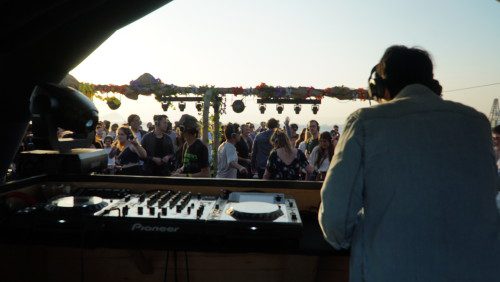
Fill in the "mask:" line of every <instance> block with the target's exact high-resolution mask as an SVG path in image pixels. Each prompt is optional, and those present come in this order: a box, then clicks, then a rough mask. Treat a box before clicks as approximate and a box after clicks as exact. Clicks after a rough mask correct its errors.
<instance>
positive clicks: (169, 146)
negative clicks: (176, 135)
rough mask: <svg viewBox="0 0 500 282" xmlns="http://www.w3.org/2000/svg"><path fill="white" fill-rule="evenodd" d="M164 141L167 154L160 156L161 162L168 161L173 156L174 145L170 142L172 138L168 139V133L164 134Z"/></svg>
mask: <svg viewBox="0 0 500 282" xmlns="http://www.w3.org/2000/svg"><path fill="white" fill-rule="evenodd" d="M164 141H165V146H166V148H167V150H166V151H167V154H166V155H165V156H163V158H161V161H162V162H163V163H168V162H169V161H170V159H172V158H173V157H174V145H173V143H172V140H170V137H168V135H165V136H164Z"/></svg>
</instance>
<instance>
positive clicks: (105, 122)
mask: <svg viewBox="0 0 500 282" xmlns="http://www.w3.org/2000/svg"><path fill="white" fill-rule="evenodd" d="M102 124H103V127H104V134H103V136H102V139H103V140H104V137H106V136H108V134H109V130H110V129H111V122H110V121H109V120H103V121H102Z"/></svg>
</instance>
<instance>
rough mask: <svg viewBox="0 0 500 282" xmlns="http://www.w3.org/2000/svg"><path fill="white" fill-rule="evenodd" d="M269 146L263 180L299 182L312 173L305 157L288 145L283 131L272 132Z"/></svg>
mask: <svg viewBox="0 0 500 282" xmlns="http://www.w3.org/2000/svg"><path fill="white" fill-rule="evenodd" d="M271 144H272V145H273V149H272V151H271V154H270V155H269V158H268V160H267V165H266V170H265V172H264V177H263V178H264V179H280V180H299V179H301V178H303V177H302V176H303V175H304V174H308V173H312V172H313V167H312V166H311V165H310V164H309V162H308V161H307V158H306V155H305V154H304V153H303V152H302V151H301V150H298V149H296V148H294V147H293V146H292V145H291V144H290V139H289V138H288V136H287V135H286V133H285V132H284V131H283V130H281V129H279V128H276V129H275V130H274V133H273V135H272V136H271ZM304 172H305V173H304Z"/></svg>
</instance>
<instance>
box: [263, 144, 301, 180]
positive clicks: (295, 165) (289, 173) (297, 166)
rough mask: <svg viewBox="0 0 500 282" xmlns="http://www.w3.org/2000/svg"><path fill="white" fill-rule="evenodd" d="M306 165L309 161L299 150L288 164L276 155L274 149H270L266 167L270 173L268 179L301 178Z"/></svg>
mask: <svg viewBox="0 0 500 282" xmlns="http://www.w3.org/2000/svg"><path fill="white" fill-rule="evenodd" d="M307 165H309V162H308V161H307V158H306V155H305V154H304V153H303V152H302V151H301V150H297V155H296V156H295V159H294V160H293V161H292V162H291V163H290V164H288V165H287V164H285V163H284V162H283V161H282V160H281V159H280V158H279V157H278V152H277V151H276V150H272V151H271V154H270V155H269V158H268V159H267V165H266V168H267V171H269V173H270V174H271V178H270V179H281V180H299V179H301V178H302V174H304V171H305V168H306V167H307Z"/></svg>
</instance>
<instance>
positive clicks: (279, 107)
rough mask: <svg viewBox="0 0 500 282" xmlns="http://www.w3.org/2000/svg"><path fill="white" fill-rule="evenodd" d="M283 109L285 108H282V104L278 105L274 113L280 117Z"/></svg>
mask: <svg viewBox="0 0 500 282" xmlns="http://www.w3.org/2000/svg"><path fill="white" fill-rule="evenodd" d="M284 108H285V107H283V105H282V104H278V105H276V111H278V114H280V115H281V113H282V112H283V109H284Z"/></svg>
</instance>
